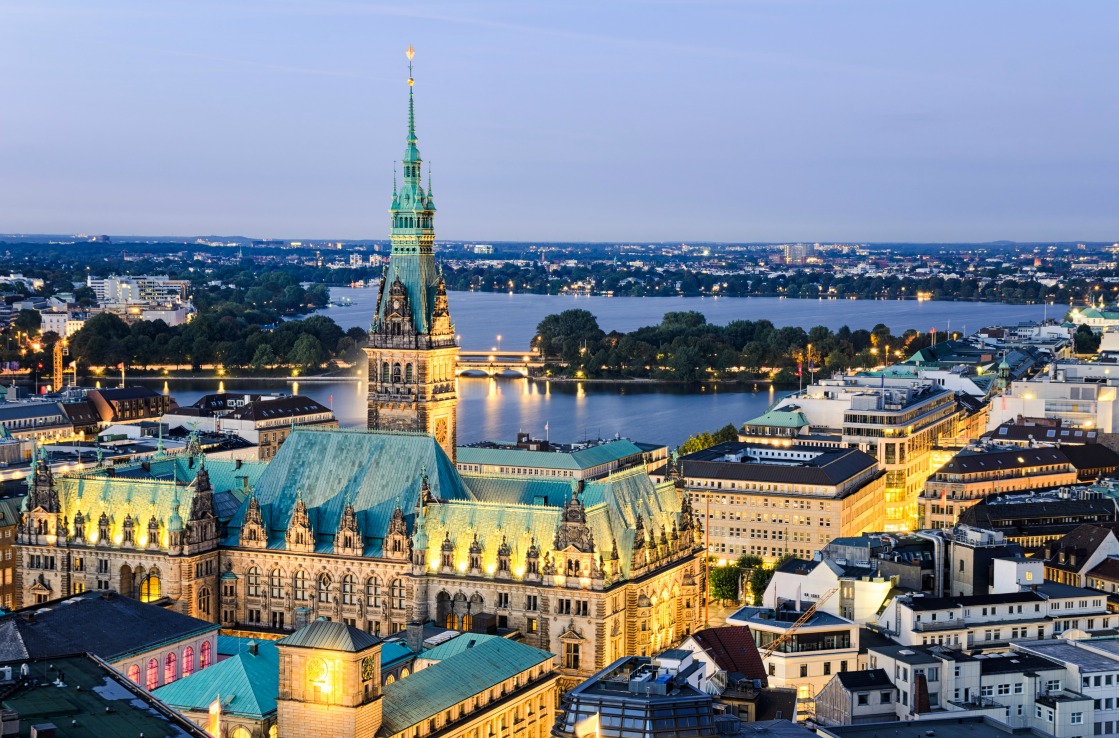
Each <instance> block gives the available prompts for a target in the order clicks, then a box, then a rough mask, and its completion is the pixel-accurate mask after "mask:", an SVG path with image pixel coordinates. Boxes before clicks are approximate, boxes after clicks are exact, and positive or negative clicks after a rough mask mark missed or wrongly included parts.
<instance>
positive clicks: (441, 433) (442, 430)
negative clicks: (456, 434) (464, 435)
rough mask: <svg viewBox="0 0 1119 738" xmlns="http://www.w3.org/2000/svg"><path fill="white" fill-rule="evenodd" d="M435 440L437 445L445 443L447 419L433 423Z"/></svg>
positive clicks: (440, 419)
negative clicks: (437, 442)
mask: <svg viewBox="0 0 1119 738" xmlns="http://www.w3.org/2000/svg"><path fill="white" fill-rule="evenodd" d="M435 440H436V441H439V443H441V444H442V443H446V442H447V419H446V418H439V420H436V421H435Z"/></svg>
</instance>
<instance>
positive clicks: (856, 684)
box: [835, 669, 894, 690]
mask: <svg viewBox="0 0 1119 738" xmlns="http://www.w3.org/2000/svg"><path fill="white" fill-rule="evenodd" d="M835 678H836V679H838V680H839V683H840V684H842V685H843V686H844V688H846V689H848V690H853V689H892V688H893V686H894V683H893V682H891V681H890V677H889V676H887V674H886V670H885V669H864V670H862V671H841V672H839V673H838V674H836V675H835Z"/></svg>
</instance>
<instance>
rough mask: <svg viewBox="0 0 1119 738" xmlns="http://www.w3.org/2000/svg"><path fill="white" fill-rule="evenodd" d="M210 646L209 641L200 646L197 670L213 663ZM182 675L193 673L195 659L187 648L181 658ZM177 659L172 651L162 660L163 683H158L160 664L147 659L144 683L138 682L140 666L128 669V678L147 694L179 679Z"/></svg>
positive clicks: (153, 659) (136, 665)
mask: <svg viewBox="0 0 1119 738" xmlns="http://www.w3.org/2000/svg"><path fill="white" fill-rule="evenodd" d="M212 648H213V647H212V646H211V645H210V642H209V641H203V642H202V646H201V647H200V648H199V653H198V668H199V669H205V668H206V667H208V666H209V665H210V664H212V663H213V653H212ZM181 668H182V672H183V673H182V675H183V676H184V677H188V676H190V675H191V674H193V673H194V668H195V659H194V649H193V648H192V647H190V646H187V647H186V648H184V649H183V656H182V666H181ZM179 669H180V665H179V657H178V656H177V655H176V654H175V652H174V651H171V652H170V653H168V654H167V655H166V656H165V657H164V658H163V668H162V672H163V681H160V678H159V677H160V663H159V660H157V659H155V658H151V659H148V663H147V667H146V668H145V670H144V681H143V682H141V681H140V665H139V664H132V666H130V667H128V678H129V679H131V680H132V681H133V683H135V684H137V685H141V686H143V687H144V688H145V689H147V690H148V691H149V692H150V691H151V690H153V689H155V688H156V687H158V686H160V685H162V684H170V683H171V682H173V681H175V680H176V679H178V678H179Z"/></svg>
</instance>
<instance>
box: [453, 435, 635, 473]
mask: <svg viewBox="0 0 1119 738" xmlns="http://www.w3.org/2000/svg"><path fill="white" fill-rule="evenodd" d="M457 451H458V461H459V463H460V464H489V465H493V466H513V467H516V466H522V467H534V468H538V469H563V470H572V471H579V470H583V469H590V468H592V467H595V466H599V465H600V464H609V463H610V462H613V461H620V460H621V459H625V458H628V457H630V456H634V455H635V454H637V455H639V454H641V449H640V448H639V447H638V446H636V445H635V444H634V443H633V441H630V440H628V439H621V440H617V441H608V442H607V443H600V444H596V445H594V446H591V447H589V448H585V449H580V450H578V451H573V452H571V453H560V452H556V451H526V450H524V449H519V448H515V447H510V448H484V447H474V446H459V447H458V449H457Z"/></svg>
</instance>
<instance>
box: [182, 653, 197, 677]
mask: <svg viewBox="0 0 1119 738" xmlns="http://www.w3.org/2000/svg"><path fill="white" fill-rule="evenodd" d="M193 673H194V649H193V648H191V647H190V646H187V647H186V648H184V649H183V676H185V677H188V676H190V675H191V674H193Z"/></svg>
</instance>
